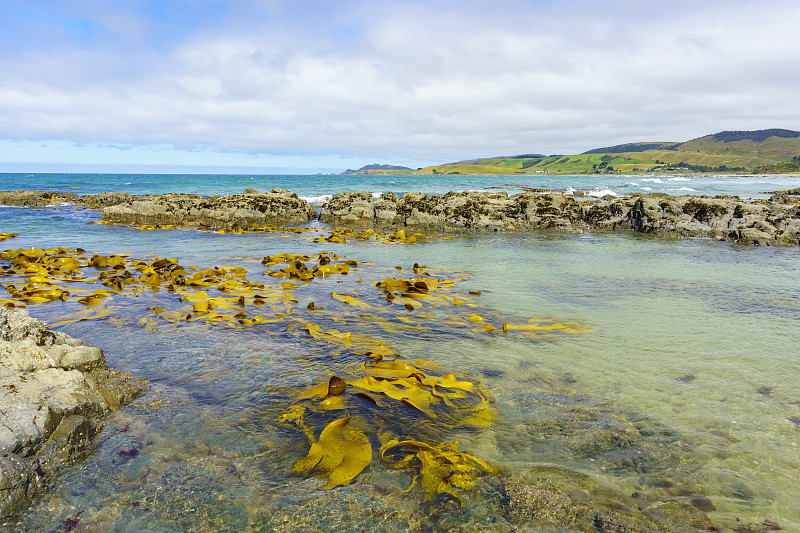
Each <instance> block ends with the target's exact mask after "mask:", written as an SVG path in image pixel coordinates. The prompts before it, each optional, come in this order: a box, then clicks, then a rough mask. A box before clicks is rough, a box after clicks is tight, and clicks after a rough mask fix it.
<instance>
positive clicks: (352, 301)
mask: <svg viewBox="0 0 800 533" xmlns="http://www.w3.org/2000/svg"><path fill="white" fill-rule="evenodd" d="M331 297H333V299H334V300H339V301H340V302H344V303H346V304H349V305H352V306H353V307H358V308H359V309H367V308H369V307H372V306H371V305H370V304H368V303H367V302H365V301H363V300H359V299H358V298H355V297H353V296H350V295H349V294H337V293H336V292H335V291H331Z"/></svg>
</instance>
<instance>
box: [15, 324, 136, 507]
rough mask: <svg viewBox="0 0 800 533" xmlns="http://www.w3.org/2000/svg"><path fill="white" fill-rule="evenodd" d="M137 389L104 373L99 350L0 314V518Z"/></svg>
mask: <svg viewBox="0 0 800 533" xmlns="http://www.w3.org/2000/svg"><path fill="white" fill-rule="evenodd" d="M145 386H146V381H145V380H144V378H134V377H132V376H131V375H130V374H124V373H121V372H117V371H115V370H111V369H109V368H108V367H107V366H106V361H105V357H104V356H103V351H102V350H101V349H100V348H97V347H94V346H89V345H86V344H84V343H82V342H81V341H79V340H77V339H74V338H72V337H70V336H68V335H66V334H64V333H57V332H53V331H51V330H50V328H49V327H48V326H47V324H45V323H44V322H41V321H40V320H37V319H35V318H32V317H31V316H30V315H28V313H27V311H24V310H20V309H16V310H5V309H4V310H0V516H6V515H8V514H11V513H13V512H15V511H17V510H18V509H20V507H21V506H23V505H24V504H25V503H26V502H27V501H28V500H29V499H30V498H31V497H33V496H34V495H35V494H36V492H37V491H38V490H39V489H40V488H41V487H42V486H43V485H45V484H46V483H47V482H48V481H49V480H50V479H51V478H52V477H53V476H54V475H56V474H57V473H58V472H59V471H60V470H61V469H62V468H63V467H64V466H66V465H69V464H70V463H72V462H73V461H75V460H77V459H80V458H81V457H83V456H84V455H85V454H86V453H88V452H89V450H90V449H91V445H92V440H93V438H94V436H95V435H96V434H97V432H98V431H99V430H100V428H101V427H102V425H103V419H104V418H105V415H106V414H107V413H108V412H109V411H111V410H114V409H119V407H120V405H121V404H123V403H125V402H127V401H129V400H130V399H131V398H132V397H134V396H135V395H136V394H138V393H139V392H140V391H141V390H142V389H143V388H144V387H145Z"/></svg>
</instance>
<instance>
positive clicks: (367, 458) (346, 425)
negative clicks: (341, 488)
mask: <svg viewBox="0 0 800 533" xmlns="http://www.w3.org/2000/svg"><path fill="white" fill-rule="evenodd" d="M371 462H372V445H371V444H370V442H369V439H368V438H367V436H366V435H365V434H364V433H363V432H362V431H359V430H358V429H356V428H353V427H352V426H350V417H346V418H341V419H339V420H334V421H333V422H331V423H330V424H328V425H327V426H326V427H325V429H324V430H322V433H321V434H320V436H319V440H318V441H316V442H312V444H311V449H310V450H309V451H308V456H307V457H305V458H303V459H300V460H299V461H297V463H295V465H294V468H295V470H296V471H297V472H298V473H300V474H308V473H309V472H310V471H311V470H313V469H315V468H316V469H320V470H325V471H327V472H330V475H329V476H328V482H327V483H325V484H324V485H322V486H321V487H320V488H321V489H330V488H333V487H336V486H338V485H349V484H350V481H352V479H353V478H354V477H356V476H357V475H358V474H360V473H361V471H362V470H364V469H365V468H366V467H367V466H368V465H369V464H370V463H371Z"/></svg>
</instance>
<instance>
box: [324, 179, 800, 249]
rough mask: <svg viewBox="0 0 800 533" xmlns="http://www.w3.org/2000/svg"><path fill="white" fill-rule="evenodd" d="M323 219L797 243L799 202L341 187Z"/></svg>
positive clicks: (439, 227)
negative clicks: (400, 192)
mask: <svg viewBox="0 0 800 533" xmlns="http://www.w3.org/2000/svg"><path fill="white" fill-rule="evenodd" d="M321 219H322V221H323V222H329V223H333V224H342V225H356V224H357V225H362V226H363V225H365V224H369V223H370V222H371V223H372V224H374V225H376V226H379V227H409V228H414V229H427V230H433V231H464V230H473V231H474V230H477V231H487V230H489V231H491V230H494V231H498V230H504V231H505V230H516V229H527V230H557V231H563V232H582V231H584V230H586V229H597V230H604V231H617V230H632V231H637V232H640V233H649V234H652V235H660V236H665V237H704V238H716V239H720V240H728V241H732V242H736V243H740V244H759V245H794V246H796V245H798V244H800V208H798V207H793V208H789V209H787V208H785V207H783V206H781V205H780V204H777V203H775V202H770V201H754V202H747V201H744V200H741V199H740V198H738V197H735V196H725V195H719V196H714V197H707V196H677V197H662V196H647V195H642V194H636V195H633V196H629V197H622V198H615V197H614V198H602V199H594V200H587V201H583V202H581V203H578V202H577V201H576V200H575V198H574V197H573V196H572V195H567V194H564V193H556V192H545V193H539V192H526V193H523V194H517V195H514V196H511V197H509V196H507V195H506V193H504V192H484V191H464V192H450V193H447V194H445V195H443V196H436V195H430V194H422V193H409V194H406V195H405V196H403V197H397V196H395V195H394V194H392V193H386V194H384V195H382V196H381V197H380V198H378V200H377V201H373V199H372V195H371V194H370V193H368V192H366V191H359V192H357V193H342V194H339V195H337V196H336V197H334V198H333V199H332V200H331V201H330V202H328V203H327V204H326V205H324V206H323V207H322V216H321Z"/></svg>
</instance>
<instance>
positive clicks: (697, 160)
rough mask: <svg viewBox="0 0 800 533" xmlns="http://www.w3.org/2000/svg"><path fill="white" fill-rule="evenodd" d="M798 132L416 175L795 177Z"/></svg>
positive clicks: (728, 134)
mask: <svg viewBox="0 0 800 533" xmlns="http://www.w3.org/2000/svg"><path fill="white" fill-rule="evenodd" d="M798 156H800V131H793V130H786V129H777V128H773V129H766V130H756V131H722V132H719V133H714V134H711V135H706V136H704V137H699V138H697V139H693V140H691V141H686V142H637V143H627V144H620V145H616V146H607V147H605V148H596V149H594V150H589V151H587V152H584V153H582V154H577V155H549V156H543V155H539V154H527V155H522V156H504V157H493V158H483V159H471V160H467V161H459V162H458V163H447V164H444V165H436V166H432V167H426V168H424V169H422V170H420V171H416V172H414V173H415V174H534V173H537V174H538V173H541V174H548V173H549V174H607V173H612V172H614V173H616V172H626V173H628V172H650V171H654V170H657V171H659V172H687V171H688V172H752V173H758V172H793V170H792V169H794V168H796V164H797V158H798Z"/></svg>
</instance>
